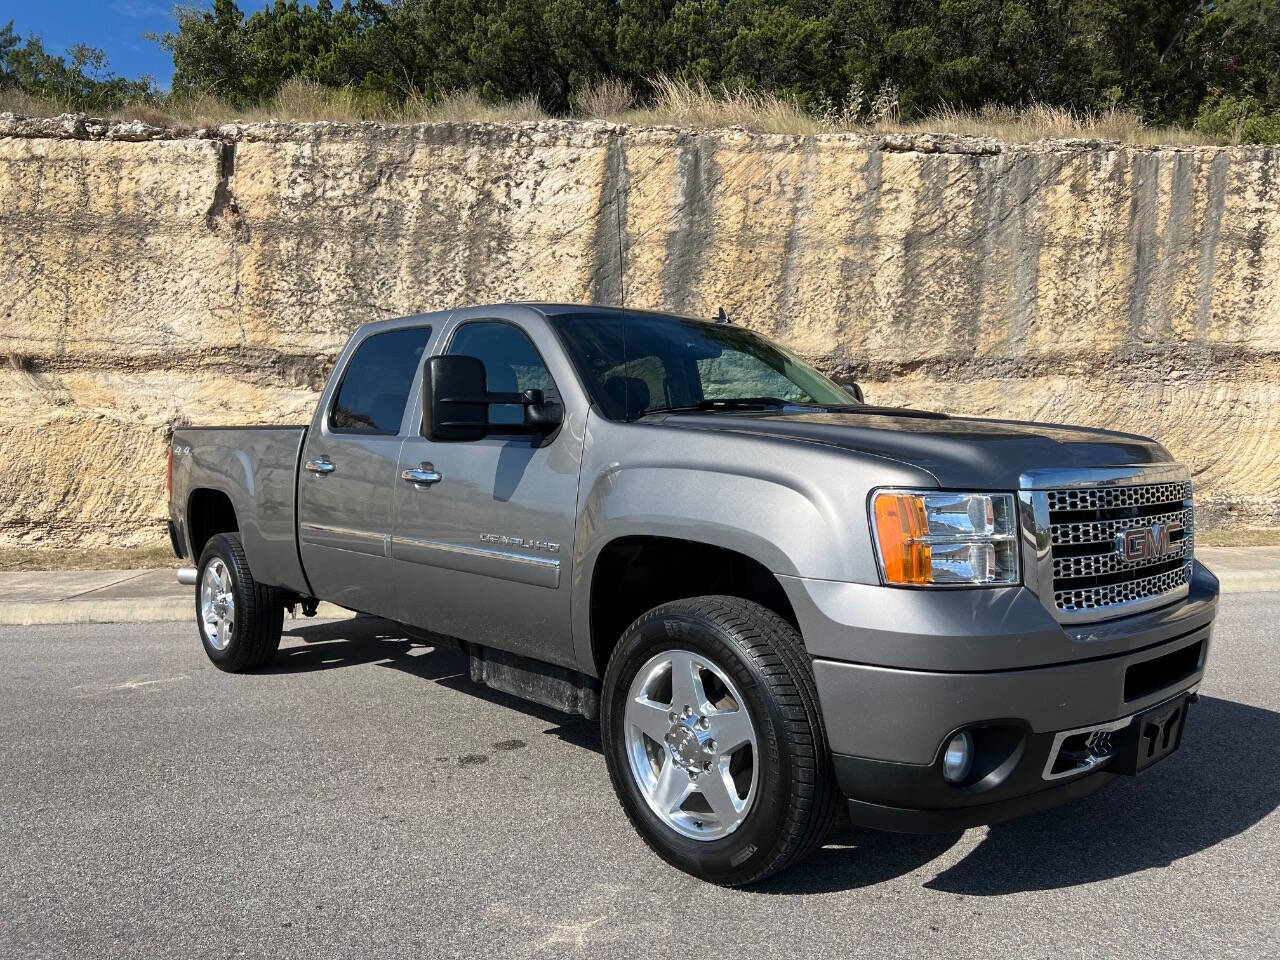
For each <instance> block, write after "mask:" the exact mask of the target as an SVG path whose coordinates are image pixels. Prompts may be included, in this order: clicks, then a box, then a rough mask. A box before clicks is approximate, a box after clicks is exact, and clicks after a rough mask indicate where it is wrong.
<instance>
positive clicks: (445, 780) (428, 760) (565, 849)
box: [0, 593, 1280, 960]
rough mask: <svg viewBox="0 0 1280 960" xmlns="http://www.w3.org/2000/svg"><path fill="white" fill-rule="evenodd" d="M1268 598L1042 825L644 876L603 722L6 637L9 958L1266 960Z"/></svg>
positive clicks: (124, 641)
mask: <svg viewBox="0 0 1280 960" xmlns="http://www.w3.org/2000/svg"><path fill="white" fill-rule="evenodd" d="M1277 619H1280V594H1275V593H1272V594H1236V595H1231V596H1227V597H1224V599H1223V604H1222V614H1221V619H1220V621H1219V627H1218V629H1217V632H1216V635H1215V643H1214V649H1213V653H1212V661H1211V664H1210V669H1209V672H1208V676H1207V677H1206V679H1205V682H1204V685H1203V687H1202V693H1203V699H1202V701H1201V703H1200V704H1199V706H1197V707H1196V708H1194V710H1193V712H1192V714H1191V717H1190V720H1189V725H1188V728H1187V733H1186V738H1185V741H1184V745H1183V748H1182V750H1181V751H1180V752H1179V753H1178V754H1176V755H1174V756H1173V757H1171V758H1170V759H1169V760H1167V761H1165V762H1164V763H1162V764H1161V765H1159V766H1158V767H1156V768H1155V769H1153V770H1152V771H1151V772H1150V773H1148V774H1147V775H1145V776H1143V777H1140V778H1138V779H1136V780H1126V781H1123V782H1120V783H1118V784H1116V785H1115V786H1112V787H1110V788H1108V789H1107V790H1104V791H1102V792H1101V793H1098V794H1095V795H1093V796H1090V797H1087V798H1085V799H1083V800H1080V801H1077V802H1076V803H1074V804H1072V805H1070V806H1067V807H1064V808H1060V809H1058V810H1055V811H1049V812H1047V813H1044V814H1040V815H1037V816H1035V817H1031V818H1027V819H1023V820H1018V821H1014V822H1011V823H1007V824H1004V825H997V826H994V827H990V828H980V829H975V830H969V831H967V832H965V833H963V834H952V835H945V836H937V837H906V836H896V835H891V834H879V833H875V832H871V831H864V830H857V829H854V828H852V827H848V826H842V827H841V828H839V829H838V830H837V831H836V832H835V833H834V834H833V835H832V837H831V839H830V842H829V844H828V845H827V846H826V847H825V848H824V849H822V850H821V851H819V852H818V854H816V855H815V856H814V857H813V858H812V859H810V860H809V861H807V862H805V863H803V864H801V865H800V866H799V867H797V868H795V869H793V870H791V871H790V872H788V873H785V874H783V875H781V876H779V877H777V878H775V879H773V880H771V881H768V882H766V883H765V884H763V885H760V886H758V887H756V888H753V889H748V890H724V889H720V888H717V887H714V886H710V885H707V884H704V883H701V882H699V881H697V880H694V879H692V878H690V877H688V876H685V875H684V874H681V873H678V872H676V871H675V870H673V869H671V868H670V867H668V866H666V865H665V864H664V863H662V862H661V861H660V860H658V859H657V858H656V857H655V856H653V855H652V854H651V853H650V852H649V851H648V850H647V848H646V847H645V846H644V845H643V844H642V843H641V841H640V840H639V839H638V838H637V837H636V836H635V834H634V833H633V832H632V830H631V829H630V827H629V825H628V824H627V822H626V820H625V818H624V816H623V814H622V812H621V810H620V809H619V807H618V805H617V803H616V801H615V799H614V797H613V794H612V791H611V789H610V787H609V784H608V780H607V777H606V775H605V771H604V763H603V760H602V758H601V756H600V744H599V735H598V732H597V729H596V727H595V725H594V724H591V723H589V722H586V721H582V720H574V719H570V718H566V717H563V716H561V715H559V714H556V713H554V712H552V711H549V710H543V709H541V708H539V707H534V706H530V705H527V704H525V703H522V702H521V701H518V700H515V699H514V698H510V697H507V696H505V695H502V694H496V693H493V692H490V691H487V690H485V689H484V688H479V687H475V686H473V685H472V684H471V683H470V682H469V681H468V679H467V672H466V663H465V661H464V659H463V658H462V657H461V656H460V655H459V654H458V653H456V652H454V651H450V650H437V649H434V648H432V647H429V646H424V645H422V644H420V643H417V642H411V641H408V640H405V639H403V638H400V637H399V636H397V635H396V633H395V629H394V628H393V627H389V626H388V625H386V624H383V623H382V622H380V621H372V620H364V619H355V620H346V621H324V622H317V621H288V622H286V630H287V631H288V633H287V636H286V638H285V643H284V646H283V648H282V651H281V655H280V657H279V659H278V661H277V663H276V665H275V666H274V668H273V669H271V670H269V671H266V672H263V673H259V674H254V675H246V676H232V675H228V674H223V673H220V672H219V671H217V670H216V669H214V668H213V667H212V666H211V665H210V664H209V663H208V662H207V661H206V659H205V656H204V654H203V652H202V651H201V649H200V646H199V643H198V641H197V639H196V634H195V628H194V625H192V624H190V623H153V624H105V625H102V624H100V625H68V626H58V625H43V626H33V627H15V626H0V657H3V664H4V668H3V671H0V904H2V905H3V908H2V909H0V955H3V956H6V957H10V956H11V957H24V958H26V957H77V958H79V957H147V958H156V957H184V958H187V957H241V956H255V957H256V956H263V957H265V956H271V957H308V958H328V957H411V956H412V957H431V958H435V957H455V956H467V957H473V956H482V957H576V956H582V957H593V958H594V957H604V958H607V957H619V958H621V957H627V958H640V957H661V958H664V960H670V958H678V957H682V956H698V957H717V956H725V957H751V958H755V957H775V956H776V957H792V956H797V957H798V956H806V957H824V958H835V957H850V956H867V957H876V958H881V957H904V958H906V957H910V958H930V957H1014V956H1016V957H1028V958H1030V957H1045V958H1060V957H1153V958H1154V957H1158V958H1161V960H1167V958H1170V957H1197V958H1198V957H1228V956H1229V957H1276V956H1277V955H1278V954H1280V814H1277V813H1276V808H1277V806H1280V671H1278V670H1277V666H1278V665H1280V640H1278V639H1277V635H1276V630H1275V623H1276V621H1277Z"/></svg>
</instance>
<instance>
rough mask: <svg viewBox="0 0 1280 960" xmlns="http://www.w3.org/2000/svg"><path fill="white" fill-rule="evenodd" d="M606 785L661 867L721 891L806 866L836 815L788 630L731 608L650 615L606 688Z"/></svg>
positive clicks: (689, 604) (719, 604)
mask: <svg viewBox="0 0 1280 960" xmlns="http://www.w3.org/2000/svg"><path fill="white" fill-rule="evenodd" d="M602 693H603V704H602V707H603V709H602V711H601V726H602V735H603V740H604V750H605V759H606V762H607V764H608V767H609V775H610V777H611V779H612V780H613V786H614V789H615V790H616V792H617V794H618V798H619V800H620V801H621V803H622V806H623V809H624V810H625V811H626V813H627V816H628V817H629V818H630V820H631V822H632V823H633V824H634V825H635V827H636V830H637V831H638V832H639V833H640V836H641V837H642V838H643V839H644V840H645V842H646V843H648V844H649V846H650V847H651V848H652V849H653V850H654V852H656V853H657V854H658V855H659V856H660V857H662V858H663V859H664V860H666V861H667V862H668V863H670V864H672V865H673V866H676V867H678V868H679V869H681V870H684V871H685V872H687V873H690V874H693V875H694V876H697V877H700V878H702V879H704V880H709V881H711V882H713V883H719V884H723V885H726V886H737V885H741V884H745V883H750V882H752V881H755V880H760V879H762V878H763V877H766V876H768V875H769V874H771V873H775V872H777V871H779V870H782V869H784V868H786V867H788V866H790V865H791V864H793V863H795V862H796V861H798V860H799V859H801V858H802V857H804V856H806V855H807V854H808V853H809V852H811V851H812V850H813V849H814V848H815V847H816V846H818V845H819V844H820V843H821V842H822V840H823V839H824V838H825V836H826V833H827V829H828V827H829V826H830V823H831V819H832V817H833V815H834V813H835V810H836V800H837V794H836V788H835V778H834V775H833V773H832V770H831V762H830V758H829V756H828V753H827V745H826V735H825V731H824V729H823V726H822V718H821V715H820V713H819V708H818V698H817V692H816V689H815V686H814V682H813V673H812V670H811V668H810V666H809V658H808V655H807V653H806V651H805V649H804V644H803V641H802V640H801V638H800V635H799V634H798V633H797V632H796V630H795V628H794V627H792V626H791V625H790V624H789V623H787V622H786V621H785V620H783V619H782V618H780V617H779V616H778V615H777V614H775V613H773V612H772V611H770V610H768V609H767V608H765V607H762V606H760V605H759V604H756V603H752V602H750V601H747V600H742V599H739V598H737V597H719V596H716V597H697V598H694V599H691V600H679V601H675V602H673V603H668V604H664V605H662V606H660V607H656V608H654V609H653V610H650V611H649V612H648V613H646V614H645V615H644V616H642V617H641V618H640V619H639V620H637V621H636V622H635V623H633V624H632V625H631V626H630V627H629V628H628V629H627V631H626V633H625V634H623V637H622V639H621V640H620V641H619V642H618V646H617V648H616V649H615V650H614V652H613V655H612V656H611V657H610V659H609V666H608V669H607V670H606V671H605V676H604V681H603V684H602Z"/></svg>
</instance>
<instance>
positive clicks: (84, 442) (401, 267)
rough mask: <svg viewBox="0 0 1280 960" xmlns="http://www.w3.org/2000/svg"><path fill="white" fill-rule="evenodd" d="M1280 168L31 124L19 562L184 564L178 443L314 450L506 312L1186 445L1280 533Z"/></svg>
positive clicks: (453, 133)
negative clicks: (311, 424)
mask: <svg viewBox="0 0 1280 960" xmlns="http://www.w3.org/2000/svg"><path fill="white" fill-rule="evenodd" d="M1278 180H1280V152H1278V151H1277V150H1274V149H1270V148H1256V147H1241V148H1231V149H1217V148H1198V149H1173V148H1136V147H1121V146H1118V145H1116V144H1110V143H1096V142H1074V141H1072V142H1067V141H1056V142H1044V143H1039V144H1034V145H1028V146H1018V145H1010V144H1002V143H997V142H993V141H987V140H963V139H953V138H936V137H902V136H895V137H876V138H871V137H862V136H854V135H831V136H819V137H789V136H777V135H757V134H748V133H745V132H742V131H722V132H717V133H691V132H686V131H678V130H670V129H631V128H624V127H617V126H611V125H607V124H599V123H575V122H544V123H530V124H523V125H520V124H517V125H509V126H489V125H482V124H463V125H449V124H443V125H423V126H399V127H389V126H379V125H376V124H360V125H354V126H341V125H334V124H302V125H285V124H259V125H243V126H239V125H238V126H227V127H222V128H219V129H216V130H199V131H164V130H157V129H156V128H153V127H146V126H145V125H142V124H137V123H133V124H123V125H118V126H112V125H110V124H106V123H99V122H96V121H92V120H85V119H84V118H66V117H64V118H59V119H57V120H47V121H35V120H27V119H23V118H16V117H12V116H0V306H2V307H3V309H0V462H3V463H4V464H5V470H4V472H3V474H0V543H6V544H15V543H36V542H42V543H45V544H49V545H52V544H72V543H77V544H86V545H91V544H97V543H107V542H111V543H117V544H131V543H137V542H142V541H149V540H154V539H156V537H157V536H161V535H162V532H161V523H162V521H163V517H164V513H165V509H164V503H165V491H164V460H165V441H166V436H167V431H168V429H169V426H170V424H171V423H173V422H175V421H178V420H188V421H191V422H195V423H251V422H264V421H266V422H274V421H280V422H305V421H306V420H307V419H309V416H310V406H311V403H312V401H313V400H314V398H315V394H316V390H317V389H318V387H319V385H320V384H321V383H322V382H323V379H324V377H325V375H326V374H327V372H328V369H329V366H330V364H331V363H332V361H333V358H334V356H335V354H336V353H337V351H338V350H339V348H340V347H341V345H342V343H343V341H344V340H345V338H346V337H347V335H348V334H349V333H350V332H351V331H352V330H353V329H354V328H355V327H356V326H358V325H359V324H361V323H364V322H367V321H370V320H376V319H380V318H384V317H392V316H397V315H402V314H408V313H415V312H419V311H425V310H434V309H440V308H445V307H450V306H455V305H461V304H465V303H473V302H484V301H494V300H522V299H553V300H569V301H594V302H599V303H617V302H619V301H621V300H622V299H623V295H624V293H625V302H626V303H627V304H628V305H631V306H638V307H660V308H668V309H672V310H677V311H682V312H687V313H691V314H695V315H701V316H711V315H713V314H714V313H715V311H716V309H717V308H718V307H720V306H724V307H725V308H726V309H727V310H728V311H729V312H730V314H731V315H732V316H733V317H734V319H735V320H736V321H737V322H740V323H743V324H745V325H748V326H750V327H752V328H755V329H757V330H759V331H761V332H763V333H765V334H767V335H769V336H772V337H775V338H777V339H778V340H780V341H782V342H783V343H784V344H787V345H788V346H790V347H791V348H792V349H793V350H795V351H797V352H799V353H801V354H804V355H806V356H808V357H810V358H812V359H813V360H815V361H816V362H817V363H818V364H819V365H820V366H821V367H823V368H824V369H826V370H827V371H828V372H831V373H834V374H837V375H839V376H841V377H852V378H856V379H858V380H859V381H860V382H861V383H862V384H863V386H864V389H865V390H866V393H867V395H868V397H869V398H870V399H872V400H873V401H875V402H882V403H890V404H911V405H917V406H923V407H928V408H934V409H939V410H944V411H948V412H963V413H971V414H977V415H981V416H1002V417H1013V418H1019V419H1036V420H1048V421H1054V422H1067V423H1083V424H1092V425H1099V426H1106V427H1111V428H1115V429H1120V430H1126V431H1131V432H1136V433H1143V434H1149V435H1154V436H1156V437H1158V438H1159V439H1161V440H1162V441H1163V442H1164V443H1165V444H1166V445H1167V446H1168V447H1169V448H1170V449H1171V450H1172V451H1173V452H1174V453H1175V454H1176V455H1177V456H1178V457H1179V458H1181V459H1183V460H1184V461H1185V462H1187V463H1188V464H1189V465H1190V466H1191V467H1192V469H1193V471H1194V475H1195V479H1196V485H1197V497H1198V502H1199V511H1200V525H1201V527H1202V528H1203V527H1223V526H1232V525H1255V526H1261V525H1277V524H1280V182H1278Z"/></svg>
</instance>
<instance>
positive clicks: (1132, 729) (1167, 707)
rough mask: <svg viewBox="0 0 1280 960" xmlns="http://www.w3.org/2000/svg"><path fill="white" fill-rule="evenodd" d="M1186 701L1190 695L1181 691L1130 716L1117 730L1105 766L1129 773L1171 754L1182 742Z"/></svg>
mask: <svg viewBox="0 0 1280 960" xmlns="http://www.w3.org/2000/svg"><path fill="white" fill-rule="evenodd" d="M1190 700H1191V697H1190V695H1189V694H1185V693H1184V694H1183V695H1182V696H1180V697H1175V698H1174V699H1172V700H1166V701H1165V702H1164V703H1162V704H1160V705H1158V706H1155V707H1152V708H1151V709H1150V710H1145V711H1143V712H1142V713H1140V714H1138V715H1137V716H1136V717H1134V718H1133V722H1132V723H1130V724H1129V726H1128V727H1126V728H1125V729H1124V730H1122V731H1119V734H1118V736H1117V739H1116V751H1115V755H1114V759H1113V760H1112V761H1111V763H1110V764H1108V769H1110V770H1111V772H1112V773H1121V774H1127V775H1129V776H1133V775H1135V774H1139V773H1142V772H1143V771H1144V770H1147V769H1149V768H1151V767H1153V766H1155V765H1156V764H1157V763H1159V762H1160V761H1161V760H1163V759H1164V758H1165V757H1167V756H1169V755H1170V754H1171V753H1174V752H1175V751H1176V750H1177V749H1178V747H1179V746H1180V745H1181V744H1182V732H1183V730H1185V729H1186V726H1187V710H1188V708H1189V706H1190Z"/></svg>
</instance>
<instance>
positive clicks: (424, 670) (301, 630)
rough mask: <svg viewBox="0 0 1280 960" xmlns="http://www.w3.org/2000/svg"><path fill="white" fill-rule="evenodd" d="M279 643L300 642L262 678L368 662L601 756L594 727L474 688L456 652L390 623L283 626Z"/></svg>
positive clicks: (355, 620)
mask: <svg viewBox="0 0 1280 960" xmlns="http://www.w3.org/2000/svg"><path fill="white" fill-rule="evenodd" d="M284 639H285V640H294V641H298V640H301V641H302V643H301V644H297V643H293V644H289V645H287V646H285V645H282V646H281V648H280V652H279V653H278V654H277V655H276V659H275V661H274V663H272V665H271V666H270V667H267V668H265V669H264V670H263V671H261V672H262V673H266V674H271V673H309V672H311V671H314V670H331V669H333V668H335V667H353V666H358V665H360V664H365V663H373V664H376V665H377V666H380V667H387V668H389V669H392V670H399V671H401V672H402V673H407V674H409V675H411V676H415V677H420V678H422V679H423V680H430V681H432V682H433V683H438V684H440V685H441V686H443V687H448V688H449V689H451V690H460V691H463V692H465V693H466V694H468V695H469V696H472V697H475V698H476V699H478V700H484V701H486V702H488V703H492V704H494V705H495V706H499V707H504V708H506V709H509V710H519V711H520V712H521V713H525V714H528V715H529V716H532V717H537V718H538V719H539V720H541V721H543V722H545V723H548V724H552V725H553V727H552V729H550V730H548V731H547V733H548V734H549V735H551V736H554V737H557V738H559V739H560V740H563V741H564V742H565V743H569V744H572V745H573V746H576V747H582V748H583V749H587V750H593V751H594V752H596V753H601V748H600V731H599V727H598V726H597V725H596V724H595V723H594V722H592V721H589V720H585V719H583V718H582V717H573V716H570V715H568V714H565V713H561V712H560V711H558V710H554V709H552V708H551V707H544V706H542V705H541V704H538V703H534V702H532V701H530V700H524V699H522V698H520V697H517V696H513V695H512V694H509V693H504V692H502V691H501V690H494V689H493V688H491V687H487V686H485V685H484V684H482V683H475V682H474V681H472V679H471V672H470V668H469V664H468V661H467V656H466V654H464V653H463V652H462V651H461V650H458V649H455V648H454V647H448V646H436V645H435V644H432V643H431V642H429V641H425V640H417V639H410V638H407V637H406V636H405V631H404V628H403V627H401V626H400V625H399V624H397V623H393V622H391V621H389V620H383V619H381V618H380V617H371V616H364V615H360V616H356V617H352V618H351V619H349V620H327V621H316V622H307V621H302V622H300V623H299V622H296V621H285V630H284Z"/></svg>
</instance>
